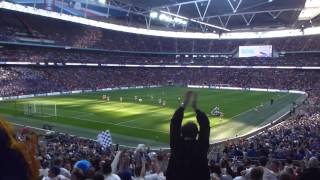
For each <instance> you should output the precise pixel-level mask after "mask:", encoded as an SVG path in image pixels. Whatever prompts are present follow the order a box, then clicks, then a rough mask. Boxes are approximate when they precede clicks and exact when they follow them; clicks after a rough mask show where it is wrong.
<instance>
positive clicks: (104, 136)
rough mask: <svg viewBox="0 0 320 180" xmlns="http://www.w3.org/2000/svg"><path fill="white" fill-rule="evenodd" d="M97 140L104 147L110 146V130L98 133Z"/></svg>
mask: <svg viewBox="0 0 320 180" xmlns="http://www.w3.org/2000/svg"><path fill="white" fill-rule="evenodd" d="M97 141H98V143H99V144H100V145H101V146H102V148H103V149H106V148H108V147H110V146H111V145H112V139H111V134H110V132H109V130H107V131H102V132H101V133H100V134H98V137H97Z"/></svg>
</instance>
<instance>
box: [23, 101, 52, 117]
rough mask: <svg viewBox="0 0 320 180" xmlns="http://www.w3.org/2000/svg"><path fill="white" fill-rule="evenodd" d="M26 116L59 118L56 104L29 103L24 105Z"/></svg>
mask: <svg viewBox="0 0 320 180" xmlns="http://www.w3.org/2000/svg"><path fill="white" fill-rule="evenodd" d="M23 111H24V114H25V115H29V116H40V117H55V116H57V105H56V104H45V103H27V104H24V110H23Z"/></svg>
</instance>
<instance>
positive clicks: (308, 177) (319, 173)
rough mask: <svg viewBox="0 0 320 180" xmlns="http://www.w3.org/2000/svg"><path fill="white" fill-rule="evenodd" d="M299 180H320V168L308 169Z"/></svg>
mask: <svg viewBox="0 0 320 180" xmlns="http://www.w3.org/2000/svg"><path fill="white" fill-rule="evenodd" d="M298 179H299V180H313V179H314V180H316V179H320V169H319V168H307V169H305V170H304V171H303V172H302V174H301V175H300V177H299V178H298Z"/></svg>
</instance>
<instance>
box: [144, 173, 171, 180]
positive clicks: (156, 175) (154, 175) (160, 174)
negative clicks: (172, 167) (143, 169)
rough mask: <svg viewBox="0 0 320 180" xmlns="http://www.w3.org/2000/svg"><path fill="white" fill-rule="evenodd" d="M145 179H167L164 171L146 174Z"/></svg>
mask: <svg viewBox="0 0 320 180" xmlns="http://www.w3.org/2000/svg"><path fill="white" fill-rule="evenodd" d="M144 179H145V180H165V179H166V177H165V176H164V175H163V173H159V174H156V173H154V174H149V175H146V176H144Z"/></svg>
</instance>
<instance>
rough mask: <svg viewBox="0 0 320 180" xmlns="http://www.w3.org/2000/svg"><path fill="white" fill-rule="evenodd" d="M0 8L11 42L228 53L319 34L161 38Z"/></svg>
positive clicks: (306, 46) (290, 46) (300, 46)
mask: <svg viewBox="0 0 320 180" xmlns="http://www.w3.org/2000/svg"><path fill="white" fill-rule="evenodd" d="M0 12H1V16H0V17H1V22H0V23H1V24H0V25H1V26H0V38H1V39H0V40H10V41H13V42H28V43H34V44H55V45H63V46H71V47H77V48H98V49H108V50H122V51H147V52H202V53H203V52H205V53H209V52H211V53H213V52H215V53H222V52H223V53H230V52H232V51H234V50H236V49H237V48H238V46H240V45H256V44H267V45H272V46H273V48H274V50H276V51H278V52H281V51H303V50H308V51H312V50H319V49H320V46H319V43H317V42H318V41H319V38H320V36H317V35H315V36H302V37H287V38H271V39H248V40H235V39H232V40H197V39H179V38H162V37H152V36H144V35H136V34H130V33H123V32H116V31H108V30H103V29H99V28H95V27H89V26H83V25H78V24H73V23H65V22H64V21H59V20H55V19H48V18H44V17H38V16H33V15H29V14H21V13H12V12H7V11H5V10H1V11H0ZM48 21H49V22H48Z"/></svg>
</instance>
